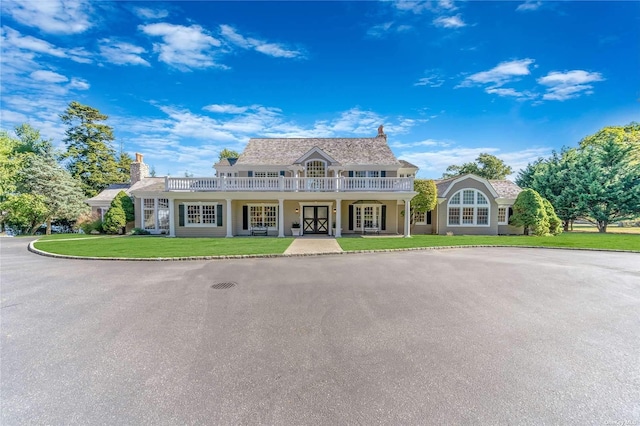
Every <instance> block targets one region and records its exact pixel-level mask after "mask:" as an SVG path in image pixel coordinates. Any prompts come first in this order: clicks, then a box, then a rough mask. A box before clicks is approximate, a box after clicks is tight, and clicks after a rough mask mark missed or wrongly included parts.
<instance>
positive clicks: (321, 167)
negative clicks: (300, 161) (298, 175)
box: [306, 160, 327, 178]
mask: <svg viewBox="0 0 640 426" xmlns="http://www.w3.org/2000/svg"><path fill="white" fill-rule="evenodd" d="M306 169H307V177H310V178H323V177H326V176H327V163H325V162H324V161H322V160H309V161H307V164H306Z"/></svg>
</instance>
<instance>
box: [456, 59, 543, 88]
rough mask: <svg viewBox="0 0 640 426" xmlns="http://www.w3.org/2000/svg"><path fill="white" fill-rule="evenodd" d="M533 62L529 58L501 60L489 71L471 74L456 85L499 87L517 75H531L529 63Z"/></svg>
mask: <svg viewBox="0 0 640 426" xmlns="http://www.w3.org/2000/svg"><path fill="white" fill-rule="evenodd" d="M533 62H534V60H533V59H528V58H527V59H517V60H514V61H508V62H501V63H499V64H498V65H496V66H495V67H493V68H491V69H490V70H488V71H482V72H479V73H476V74H472V75H470V76H469V77H467V78H465V79H464V81H463V82H462V83H460V84H459V85H458V86H456V87H470V86H475V85H482V84H491V85H493V86H494V87H499V86H502V85H503V84H505V83H507V82H509V81H513V80H514V79H516V78H517V77H522V76H525V75H529V74H530V73H531V72H530V71H529V65H531V64H532V63H533Z"/></svg>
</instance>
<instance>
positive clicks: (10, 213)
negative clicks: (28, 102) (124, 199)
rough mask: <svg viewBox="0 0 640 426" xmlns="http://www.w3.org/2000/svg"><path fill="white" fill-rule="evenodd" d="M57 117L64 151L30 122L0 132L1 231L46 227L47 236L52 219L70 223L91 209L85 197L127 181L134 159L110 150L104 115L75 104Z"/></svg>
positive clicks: (111, 133) (25, 230)
mask: <svg viewBox="0 0 640 426" xmlns="http://www.w3.org/2000/svg"><path fill="white" fill-rule="evenodd" d="M60 119H61V122H62V124H64V125H66V126H67V129H66V131H65V138H64V140H63V142H64V143H65V146H66V149H65V150H63V151H58V150H55V149H54V147H53V143H52V141H51V140H50V139H44V138H43V137H42V136H41V135H40V131H39V130H37V129H35V128H33V127H32V126H30V125H29V124H22V125H20V126H17V127H16V128H15V129H14V134H15V136H13V135H11V134H10V133H9V132H7V131H5V130H1V131H0V226H1V229H0V230H2V231H3V230H4V228H5V227H6V226H10V227H12V228H14V229H17V230H19V231H20V232H24V233H34V232H36V231H37V230H38V229H39V228H40V226H41V225H42V224H43V223H46V225H47V231H46V232H47V233H50V232H51V223H52V221H53V220H54V219H56V220H62V221H75V220H76V219H77V218H78V217H79V216H81V215H83V214H87V213H88V212H89V210H90V209H89V206H87V204H86V203H85V202H84V200H85V199H87V198H91V197H93V196H95V195H97V194H98V193H99V192H100V191H102V190H103V189H105V188H107V187H108V186H109V185H110V184H112V183H126V182H128V181H129V168H130V166H131V163H132V161H133V159H132V158H131V157H130V156H129V155H128V154H127V153H125V152H124V151H122V150H121V151H120V152H119V153H118V152H116V150H115V149H114V147H113V141H114V136H113V129H112V128H111V127H110V126H108V125H106V124H104V122H105V121H106V120H107V119H108V116H107V115H104V114H102V113H100V111H98V110H97V109H95V108H92V107H90V106H87V105H82V104H80V103H78V102H75V101H74V102H71V103H69V105H68V107H67V109H66V110H65V112H64V113H63V114H61V115H60Z"/></svg>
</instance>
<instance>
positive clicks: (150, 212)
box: [142, 198, 156, 231]
mask: <svg viewBox="0 0 640 426" xmlns="http://www.w3.org/2000/svg"><path fill="white" fill-rule="evenodd" d="M142 213H143V216H144V224H143V227H144V229H146V230H147V231H155V230H156V199H155V198H144V199H143V200H142Z"/></svg>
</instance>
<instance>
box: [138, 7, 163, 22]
mask: <svg viewBox="0 0 640 426" xmlns="http://www.w3.org/2000/svg"><path fill="white" fill-rule="evenodd" d="M133 12H134V13H135V14H136V15H138V18H140V19H162V18H166V17H167V16H169V12H168V11H167V10H164V9H150V8H148V7H136V8H134V9H133Z"/></svg>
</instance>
